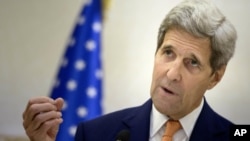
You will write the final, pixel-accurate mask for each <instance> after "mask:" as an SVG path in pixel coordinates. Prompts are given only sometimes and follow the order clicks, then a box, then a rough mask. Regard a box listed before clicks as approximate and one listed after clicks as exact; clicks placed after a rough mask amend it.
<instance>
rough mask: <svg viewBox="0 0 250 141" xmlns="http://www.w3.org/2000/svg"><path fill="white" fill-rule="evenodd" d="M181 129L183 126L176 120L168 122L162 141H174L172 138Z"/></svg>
mask: <svg viewBox="0 0 250 141" xmlns="http://www.w3.org/2000/svg"><path fill="white" fill-rule="evenodd" d="M179 129H181V124H180V122H179V121H176V120H168V121H167V123H166V129H165V133H164V135H163V136H162V140H161V141H172V137H173V135H174V134H175V132H177V131H178V130H179Z"/></svg>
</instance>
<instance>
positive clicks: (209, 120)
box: [23, 0, 237, 141]
mask: <svg viewBox="0 0 250 141" xmlns="http://www.w3.org/2000/svg"><path fill="white" fill-rule="evenodd" d="M236 38H237V35H236V31H235V29H234V27H233V26H232V25H231V23H230V22H229V21H228V20H227V19H226V17H225V16H223V15H222V13H221V12H220V11H219V10H218V9H217V8H216V6H215V5H213V4H212V3H210V2H209V1H205V0H186V1H183V2H182V3H180V4H179V5H177V6H176V7H175V8H173V9H172V10H171V11H170V12H169V14H168V15H167V16H166V18H165V19H164V20H163V22H162V24H161V26H160V28H159V34H158V43H157V49H156V53H155V62H154V68H153V77H152V84H151V90H150V94H151V99H149V100H148V101H147V102H146V103H144V104H143V105H142V106H139V107H133V108H129V109H125V110H121V111H117V112H114V113H110V114H107V115H104V116H101V117H99V118H97V119H94V120H91V121H87V122H83V123H81V124H79V126H78V129H77V133H76V137H75V140H76V141H112V140H118V139H117V138H120V136H126V137H125V138H128V136H129V138H130V141H147V140H150V141H160V140H165V138H168V137H167V136H172V137H171V138H172V140H173V141H187V140H190V141H228V140H229V128H230V126H231V125H233V124H232V123H231V122H230V121H228V120H227V119H225V118H223V117H221V116H220V115H218V114H217V113H215V112H214V111H213V110H212V109H211V108H210V107H209V105H208V104H207V102H206V100H205V98H204V94H205V92H206V90H209V89H212V88H213V87H214V86H216V84H218V82H219V81H220V80H221V78H222V77H223V74H224V72H225V70H226V66H227V63H228V61H229V60H230V58H231V57H232V56H233V53H234V48H235V42H236ZM62 105H63V99H61V98H58V99H56V100H52V99H50V98H47V97H39V98H34V99H31V100H30V101H29V103H28V105H27V108H26V110H25V111H24V113H23V119H24V122H23V125H24V128H25V130H26V133H27V135H28V136H29V138H30V139H31V140H32V141H54V140H55V138H56V134H57V131H58V129H59V128H58V127H59V124H60V123H61V122H62V118H61V113H60V110H61V109H62ZM166 123H167V124H166ZM170 123H171V124H170ZM173 123H177V124H176V125H178V126H179V127H178V128H176V131H175V132H174V133H172V134H173V135H167V134H168V133H167V132H168V130H169V129H168V128H169V127H170V126H172V124H173ZM165 129H166V132H165ZM171 130H173V129H171ZM117 136H118V137H117Z"/></svg>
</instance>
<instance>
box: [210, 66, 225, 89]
mask: <svg viewBox="0 0 250 141" xmlns="http://www.w3.org/2000/svg"><path fill="white" fill-rule="evenodd" d="M226 67H227V66H226V65H223V66H222V67H220V69H218V70H216V71H215V72H214V73H213V75H212V76H211V78H210V83H209V85H208V88H207V89H208V90H209V89H212V88H213V87H214V86H215V85H216V84H218V83H219V82H220V80H221V79H222V77H223V75H224V73H225V70H226Z"/></svg>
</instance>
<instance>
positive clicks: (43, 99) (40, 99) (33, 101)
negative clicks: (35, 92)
mask: <svg viewBox="0 0 250 141" xmlns="http://www.w3.org/2000/svg"><path fill="white" fill-rule="evenodd" d="M47 102H48V103H51V104H54V103H55V101H54V100H53V99H51V98H49V97H45V96H42V97H36V98H32V99H30V100H29V101H28V104H27V105H26V108H25V111H24V112H23V119H24V118H25V116H26V115H27V114H26V113H27V111H28V109H29V107H30V106H31V105H33V104H37V103H47Z"/></svg>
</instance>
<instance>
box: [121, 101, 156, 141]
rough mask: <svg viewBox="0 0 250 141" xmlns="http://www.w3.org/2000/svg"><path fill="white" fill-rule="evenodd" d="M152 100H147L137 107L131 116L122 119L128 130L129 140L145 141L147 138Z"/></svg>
mask: <svg viewBox="0 0 250 141" xmlns="http://www.w3.org/2000/svg"><path fill="white" fill-rule="evenodd" d="M151 109H152V100H151V99H150V100H148V101H147V102H146V103H144V104H143V105H142V106H140V107H138V108H137V109H136V110H135V111H134V112H133V113H132V114H130V115H131V116H127V117H125V118H124V119H123V123H124V124H125V125H126V126H127V127H128V129H129V130H130V141H146V140H148V139H149V128H150V113H151Z"/></svg>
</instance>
